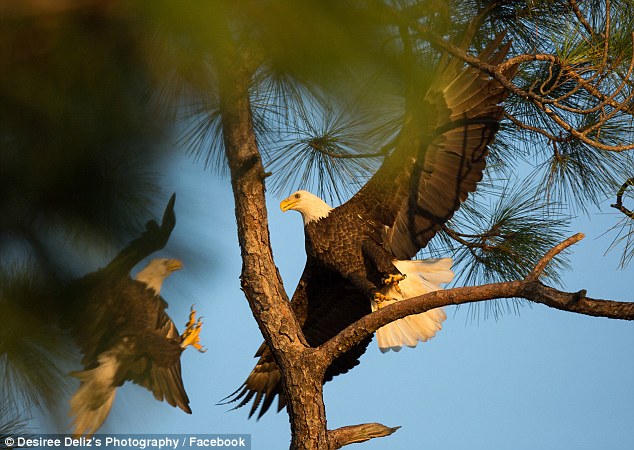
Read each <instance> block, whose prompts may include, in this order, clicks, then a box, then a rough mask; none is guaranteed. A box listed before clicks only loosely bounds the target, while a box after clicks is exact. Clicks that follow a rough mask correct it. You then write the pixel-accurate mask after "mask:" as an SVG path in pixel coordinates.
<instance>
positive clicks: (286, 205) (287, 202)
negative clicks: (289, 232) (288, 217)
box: [280, 197, 299, 212]
mask: <svg viewBox="0 0 634 450" xmlns="http://www.w3.org/2000/svg"><path fill="white" fill-rule="evenodd" d="M298 203H299V199H296V198H295V197H289V198H287V199H284V200H282V201H281V203H280V209H281V210H282V211H283V212H286V211H288V210H289V209H293V206H295V205H297V204H298Z"/></svg>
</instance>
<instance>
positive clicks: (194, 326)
mask: <svg viewBox="0 0 634 450" xmlns="http://www.w3.org/2000/svg"><path fill="white" fill-rule="evenodd" d="M202 327H203V321H202V318H200V317H199V318H198V320H196V310H195V309H194V305H192V307H191V312H190V313H189V320H188V321H187V324H185V331H184V332H183V334H182V335H181V347H182V348H187V347H188V346H190V345H191V346H192V347H194V348H195V349H196V350H198V351H199V352H201V353H204V352H206V351H207V350H206V349H204V348H203V346H202V345H200V330H201V329H202Z"/></svg>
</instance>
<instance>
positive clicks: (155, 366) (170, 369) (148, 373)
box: [126, 290, 191, 414]
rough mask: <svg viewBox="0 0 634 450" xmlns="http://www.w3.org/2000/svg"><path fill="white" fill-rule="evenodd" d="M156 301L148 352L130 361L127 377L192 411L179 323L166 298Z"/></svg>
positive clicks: (156, 395)
mask: <svg viewBox="0 0 634 450" xmlns="http://www.w3.org/2000/svg"><path fill="white" fill-rule="evenodd" d="M146 292H147V290H146ZM152 301H153V302H154V303H155V305H156V306H155V307H154V308H156V309H154V308H152V309H154V310H153V311H152V315H153V316H154V318H155V322H154V336H151V335H148V336H147V337H146V339H148V340H147V341H146V348H145V352H144V355H143V356H142V357H140V358H137V359H135V360H134V362H132V364H130V366H129V367H128V370H127V373H126V379H128V380H130V381H132V382H134V383H136V384H138V385H140V386H143V387H145V388H146V389H148V390H149V391H151V392H152V394H154V398H156V399H157V400H159V401H163V400H165V401H166V402H167V403H169V404H170V405H172V406H178V407H179V408H181V409H182V410H183V411H185V412H186V413H188V414H191V409H190V407H189V398H188V397H187V392H185V386H184V385H183V378H182V374H181V361H180V355H181V352H182V349H181V348H180V335H179V333H178V330H177V329H176V325H174V322H173V321H172V319H170V317H169V316H168V315H167V313H166V312H165V309H166V308H167V303H166V302H165V300H163V299H162V298H160V297H154V298H153V299H152ZM166 338H167V340H166Z"/></svg>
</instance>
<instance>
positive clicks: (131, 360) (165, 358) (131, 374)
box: [70, 259, 202, 435]
mask: <svg viewBox="0 0 634 450" xmlns="http://www.w3.org/2000/svg"><path fill="white" fill-rule="evenodd" d="M182 267H183V265H182V263H181V262H180V261H178V260H176V259H154V260H152V261H151V262H150V263H149V264H148V265H147V266H146V267H145V268H144V269H143V270H141V271H140V272H139V273H138V274H137V276H136V279H135V280H133V279H131V278H130V277H129V276H124V277H116V278H115V279H109V278H107V277H106V278H104V279H103V280H101V281H100V282H99V283H98V284H96V285H95V286H94V287H93V288H92V289H91V290H90V292H88V293H87V295H86V296H85V298H84V301H83V303H82V305H83V308H82V309H81V311H79V318H80V321H79V323H77V324H76V325H75V326H74V328H73V335H74V337H75V340H76V341H77V343H78V345H79V347H80V349H81V351H82V353H83V355H84V357H83V359H82V364H83V366H84V370H83V371H80V372H73V373H71V374H72V375H73V376H75V377H77V378H79V380H80V381H81V383H80V386H79V389H78V390H77V392H75V394H74V395H73V397H72V398H71V400H70V408H71V410H70V413H71V415H72V416H74V420H73V425H74V434H76V435H83V434H93V433H95V432H96V431H97V430H98V429H99V427H101V425H102V424H103V422H104V420H105V419H106V417H107V416H108V413H109V412H110V408H111V407H112V403H113V401H114V397H115V392H116V389H117V388H118V387H119V386H121V385H123V383H125V382H126V381H132V382H134V383H137V384H140V385H141V386H143V387H145V388H147V389H149V390H150V391H151V392H152V393H153V394H154V397H155V398H156V399H157V400H160V401H162V400H165V401H167V403H169V404H170V405H172V406H178V407H179V408H181V409H182V410H183V411H185V412H186V413H188V414H191V409H190V408H189V398H188V397H187V393H186V392H185V387H184V386H183V380H182V378H181V363H180V355H181V353H182V352H183V350H184V349H185V348H186V347H187V346H189V345H192V346H194V347H195V348H197V349H199V350H202V347H201V346H200V343H199V333H200V328H201V326H202V322H201V321H200V320H199V321H197V322H196V320H195V311H194V310H193V307H192V313H191V314H190V318H189V322H188V323H187V325H186V330H185V332H184V333H183V335H182V336H181V335H179V334H178V331H177V329H176V326H175V325H174V322H172V320H171V319H170V317H169V316H168V315H167V313H166V312H165V309H166V308H167V302H165V300H163V298H162V297H161V296H160V292H161V286H162V284H163V281H164V280H165V278H166V277H167V276H169V275H170V274H171V273H172V272H174V271H176V270H179V269H181V268H182Z"/></svg>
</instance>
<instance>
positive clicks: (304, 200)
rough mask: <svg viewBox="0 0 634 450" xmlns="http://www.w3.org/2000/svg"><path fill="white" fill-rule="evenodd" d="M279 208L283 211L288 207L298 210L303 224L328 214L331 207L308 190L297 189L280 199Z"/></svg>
mask: <svg viewBox="0 0 634 450" xmlns="http://www.w3.org/2000/svg"><path fill="white" fill-rule="evenodd" d="M280 209H281V210H282V211H284V212H286V211H288V210H289V209H292V210H295V211H299V212H300V213H301V214H302V217H303V219H304V225H306V224H308V223H310V222H312V221H314V220H319V219H323V218H324V217H327V216H328V214H330V211H332V207H331V206H330V205H328V203H326V202H325V201H323V200H322V199H320V198H319V197H317V196H316V195H314V194H311V193H310V192H308V191H297V192H295V193H294V194H293V195H291V196H290V197H288V198H286V199H284V200H282V202H281V203H280Z"/></svg>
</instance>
